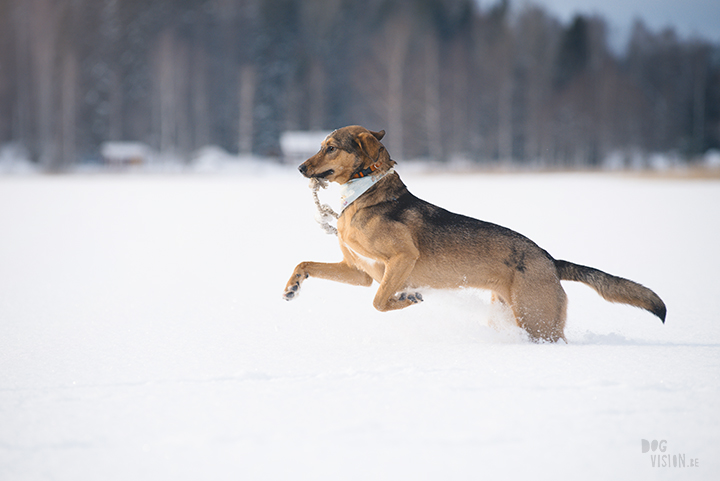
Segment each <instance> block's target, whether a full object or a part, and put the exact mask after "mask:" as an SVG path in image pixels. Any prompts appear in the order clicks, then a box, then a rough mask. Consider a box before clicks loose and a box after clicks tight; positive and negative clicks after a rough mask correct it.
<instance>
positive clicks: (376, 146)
mask: <svg viewBox="0 0 720 481" xmlns="http://www.w3.org/2000/svg"><path fill="white" fill-rule="evenodd" d="M384 133H385V131H383V132H382V134H380V137H379V138H378V133H376V132H360V133H359V134H358V136H357V143H358V145H360V149H361V150H362V151H363V153H364V154H365V155H366V156H367V157H368V158H370V159H371V160H373V161H375V160H377V158H378V156H379V155H380V149H382V148H383V146H382V144H381V143H380V139H381V138H382V135H383V134H384Z"/></svg>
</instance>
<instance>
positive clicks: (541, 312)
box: [510, 280, 567, 342]
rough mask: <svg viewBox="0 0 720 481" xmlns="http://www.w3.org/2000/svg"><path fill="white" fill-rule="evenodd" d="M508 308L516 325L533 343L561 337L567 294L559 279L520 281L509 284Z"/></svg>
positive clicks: (562, 336)
mask: <svg viewBox="0 0 720 481" xmlns="http://www.w3.org/2000/svg"><path fill="white" fill-rule="evenodd" d="M513 287H514V289H513V292H512V293H511V301H510V308H511V309H512V312H513V314H514V315H515V320H516V321H517V324H518V325H519V326H520V327H522V328H523V329H524V330H525V331H526V332H527V333H528V334H529V335H530V339H531V340H532V341H534V342H540V341H549V342H557V341H559V340H560V339H562V340H563V341H566V342H567V340H566V339H565V333H564V331H565V319H566V316H567V295H566V294H565V291H564V290H563V288H562V286H561V285H560V281H559V280H546V281H542V280H540V281H537V282H534V283H532V284H530V283H529V282H521V285H520V286H513Z"/></svg>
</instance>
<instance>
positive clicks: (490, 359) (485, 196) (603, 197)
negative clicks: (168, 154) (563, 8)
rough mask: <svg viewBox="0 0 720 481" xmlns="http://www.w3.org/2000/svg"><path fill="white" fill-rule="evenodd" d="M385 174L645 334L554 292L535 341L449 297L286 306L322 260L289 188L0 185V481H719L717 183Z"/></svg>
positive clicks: (320, 300) (473, 296) (485, 301)
mask: <svg viewBox="0 0 720 481" xmlns="http://www.w3.org/2000/svg"><path fill="white" fill-rule="evenodd" d="M248 165H252V164H248ZM397 169H398V171H399V172H400V174H401V176H403V179H404V180H405V181H406V183H407V184H408V186H409V188H410V189H411V191H413V192H414V193H415V194H416V195H418V196H420V197H423V198H425V199H427V200H429V201H432V202H434V203H436V204H439V205H442V206H443V207H446V208H448V209H451V210H454V211H458V212H462V213H465V214H468V215H473V216H476V217H479V218H482V219H484V220H488V221H492V222H497V223H500V224H502V225H505V226H507V227H510V228H513V229H515V230H518V231H519V232H521V233H523V234H525V235H527V236H529V237H530V238H532V239H533V240H535V241H536V242H537V243H538V244H539V245H540V246H542V247H543V248H545V249H547V250H548V251H549V252H550V253H551V254H553V255H554V256H556V257H558V258H563V259H567V260H571V261H574V262H578V263H582V264H586V265H591V266H594V267H598V268H600V269H603V270H606V271H608V272H611V273H614V274H617V275H621V276H624V277H628V278H631V279H633V280H636V281H638V282H641V283H643V284H645V285H647V286H649V287H651V288H652V289H654V290H655V291H656V292H658V294H660V296H661V297H663V299H664V300H665V302H666V303H667V305H668V319H667V323H666V324H665V325H663V324H662V323H660V321H659V320H658V319H657V318H655V317H654V316H652V315H651V314H649V313H647V312H645V311H642V310H639V309H635V308H631V307H628V306H622V305H613V304H609V303H607V302H605V301H603V300H602V299H601V298H600V297H599V296H597V294H595V293H594V291H592V290H591V289H589V288H587V287H585V286H583V285H580V284H574V283H565V284H564V285H565V287H566V290H567V292H568V297H569V299H570V307H569V319H568V328H567V338H568V341H569V343H568V344H557V345H549V344H532V343H530V342H528V341H527V340H526V338H525V336H524V335H523V333H522V332H521V331H520V330H519V329H518V328H516V327H512V326H511V325H509V323H508V320H507V318H506V317H505V314H504V313H503V312H502V311H499V310H498V309H497V308H496V307H493V306H492V305H490V303H489V297H488V295H487V293H483V292H478V291H472V290H463V291H457V292H432V291H431V292H424V293H423V294H424V299H425V302H423V303H422V304H419V305H417V306H412V307H410V308H408V309H405V310H402V311H399V312H392V313H379V312H376V311H375V310H374V309H373V308H372V297H373V295H374V292H375V289H376V287H377V286H373V287H372V288H360V287H353V286H345V285H341V284H336V283H332V282H328V281H322V280H317V279H309V280H308V281H307V282H306V283H305V284H304V286H303V290H302V292H301V295H300V296H299V298H298V299H297V300H294V301H292V302H285V301H283V300H282V297H281V295H282V291H283V288H284V285H285V282H286V281H287V279H288V277H289V276H290V274H291V272H292V269H293V268H294V266H295V265H296V264H297V263H298V262H300V261H303V260H319V261H334V260H337V259H338V258H339V255H340V254H339V249H338V247H337V245H336V239H335V238H334V237H332V236H328V235H326V234H324V233H323V232H322V231H321V230H320V229H319V228H318V225H317V224H316V223H315V222H314V220H313V215H314V205H313V203H312V200H311V196H310V190H309V189H308V188H307V181H306V180H305V179H303V178H302V177H301V176H299V175H298V174H297V172H295V171H294V169H287V170H281V169H269V170H265V171H262V172H261V173H259V174H255V173H252V171H248V170H245V171H243V172H242V173H235V174H234V175H222V176H220V175H199V174H195V175H158V174H155V175H122V176H105V175H97V174H95V175H87V174H86V175H68V176H41V175H25V176H9V177H0V226H2V235H0V293H2V295H0V479H3V480H5V479H8V480H35V479H57V480H97V479H103V480H116V479H117V480H126V479H147V480H155V479H173V480H185V479H187V480H191V479H214V480H224V479H228V480H229V479H233V480H236V479H263V480H264V479H268V480H275V479H293V480H298V479H301V480H302V479H312V480H317V479H323V480H337V479H343V480H345V479H350V480H352V479H357V480H367V479H373V480H376V479H379V480H383V479H387V480H396V479H413V480H424V479H427V480H435V479H453V480H455V479H458V480H464V479H467V480H470V479H472V480H475V479H480V478H486V479H598V480H600V479H678V478H682V479H717V476H718V473H720V458H718V456H717V453H718V448H720V410H718V409H717V405H718V401H720V396H719V394H720V322H718V315H717V313H718V312H720V296H718V294H717V288H718V284H717V273H718V272H720V254H719V253H718V248H717V245H718V240H719V239H720V216H718V215H717V206H718V205H720V182H718V181H717V180H680V179H671V178H663V179H657V178H656V179H651V178H643V177H641V176H628V175H620V174H602V175H597V174H596V175H592V174H539V175H538V174H536V175H519V174H517V175H503V174H486V175H481V174H463V175H461V174H447V175H424V174H422V173H419V172H411V173H408V174H407V175H405V174H403V169H402V165H399V166H398V168H397ZM335 192H336V191H335V190H333V189H328V190H327V191H322V192H320V197H321V200H322V201H323V202H330V203H332V201H333V196H334V195H335ZM490 324H494V325H495V327H490V326H489V325H490ZM643 439H645V440H649V441H653V440H658V441H659V440H666V441H667V451H666V452H664V453H660V452H659V451H658V452H656V453H652V452H648V453H642V451H641V440H643ZM658 454H670V455H677V454H683V455H684V456H685V460H686V464H687V465H689V463H690V460H691V459H692V460H695V459H697V460H698V462H699V467H692V468H690V467H686V468H667V467H665V468H658V467H652V464H651V463H652V461H651V459H652V458H651V456H652V455H658Z"/></svg>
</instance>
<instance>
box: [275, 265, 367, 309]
mask: <svg viewBox="0 0 720 481" xmlns="http://www.w3.org/2000/svg"><path fill="white" fill-rule="evenodd" d="M308 277H318V278H320V279H328V280H331V281H337V282H344V283H345V284H352V285H354V286H366V287H367V286H369V285H371V284H372V282H373V280H372V277H370V276H369V275H368V274H367V273H365V272H364V271H361V270H360V269H357V268H355V267H353V266H351V265H349V264H347V263H346V262H338V263H335V264H329V263H325V262H301V263H300V264H298V265H297V267H296V268H295V271H293V274H292V276H290V280H289V281H288V282H287V284H286V286H285V292H284V293H283V297H284V298H285V300H288V301H289V300H292V299H293V298H295V297H296V296H297V293H298V291H299V290H300V285H301V284H302V283H303V281H304V280H305V279H307V278H308Z"/></svg>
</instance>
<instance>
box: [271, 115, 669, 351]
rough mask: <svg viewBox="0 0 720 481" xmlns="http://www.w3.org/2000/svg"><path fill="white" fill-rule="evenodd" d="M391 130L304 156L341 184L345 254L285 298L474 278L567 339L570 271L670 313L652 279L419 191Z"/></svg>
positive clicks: (530, 320) (389, 291)
mask: <svg viewBox="0 0 720 481" xmlns="http://www.w3.org/2000/svg"><path fill="white" fill-rule="evenodd" d="M384 135H385V131H380V132H373V131H370V130H367V129H365V128H363V127H360V126H349V127H344V128H342V129H338V130H336V131H334V132H333V133H332V134H330V135H329V136H328V137H327V138H326V139H325V140H324V141H323V142H322V144H321V148H320V151H319V152H318V153H317V154H315V155H314V156H312V157H310V158H309V159H308V160H306V161H305V162H304V163H303V164H302V165H300V167H299V170H300V173H302V174H303V175H304V176H305V177H308V178H318V179H325V180H326V181H329V182H337V183H338V184H341V186H342V187H341V193H342V196H341V200H342V207H343V210H342V212H341V214H340V217H339V218H338V221H337V231H338V232H337V233H338V239H339V241H340V250H341V251H342V254H343V260H342V261H341V262H338V263H319V262H302V263H300V264H298V266H297V267H296V268H295V271H294V272H293V274H292V276H291V277H290V280H289V281H288V283H287V285H286V287H285V292H284V298H285V299H286V300H291V299H293V298H295V297H296V296H297V294H298V292H299V290H300V286H301V284H302V282H303V281H304V280H305V279H307V278H308V277H318V278H322V279H330V280H333V281H338V282H344V283H347V284H353V285H358V286H370V285H371V284H372V282H373V281H377V282H378V283H379V284H380V287H379V288H378V290H377V294H376V295H375V299H374V301H373V305H374V306H375V308H376V309H378V310H379V311H391V310H395V309H403V308H405V307H408V306H410V305H413V304H416V303H418V302H421V301H422V296H421V295H420V294H419V293H418V292H417V291H416V290H417V289H420V288H433V289H448V288H461V287H473V288H479V289H487V290H490V291H492V293H493V298H494V299H499V300H500V301H501V302H503V303H505V304H507V305H508V306H509V307H510V309H511V310H512V313H513V315H514V317H515V321H516V322H517V324H518V325H519V326H520V327H522V328H523V329H524V330H525V331H526V332H527V333H528V335H529V336H530V339H532V340H533V341H549V342H556V341H558V340H560V339H563V340H565V335H564V329H565V319H566V311H567V296H566V294H565V291H564V290H563V288H562V286H561V284H560V281H578V282H582V283H584V284H587V285H588V286H590V287H592V288H593V289H595V290H596V291H597V292H598V293H599V294H600V295H601V296H602V297H603V298H604V299H606V300H608V301H610V302H620V303H624V304H629V305H631V306H636V307H640V308H643V309H646V310H648V311H650V312H651V313H653V314H655V315H656V316H657V317H659V318H660V319H661V320H662V321H663V323H664V322H665V314H666V312H667V311H666V308H665V304H664V303H663V301H662V300H661V299H660V297H658V295H657V294H655V293H654V292H653V291H651V290H650V289H648V288H646V287H643V286H641V285H640V284H638V283H636V282H633V281H630V280H627V279H623V278H620V277H616V276H613V275H610V274H607V273H605V272H602V271H600V270H597V269H594V268H592V267H585V266H581V265H577V264H573V263H571V262H567V261H562V260H556V259H554V258H553V257H552V256H551V255H550V254H549V253H547V252H546V251H545V250H543V249H541V248H540V247H539V246H538V245H537V244H535V243H534V242H533V241H531V240H530V239H528V238H527V237H524V236H523V235H521V234H518V233H517V232H514V231H512V230H510V229H507V228H505V227H501V226H499V225H495V224H491V223H489V222H483V221H480V220H477V219H473V218H470V217H466V216H463V215H459V214H454V213H452V212H448V211H447V210H445V209H442V208H440V207H437V206H435V205H433V204H430V203H428V202H425V201H423V200H421V199H419V198H417V197H415V196H414V195H413V194H411V193H410V192H409V191H408V189H407V187H406V186H405V184H404V183H403V182H402V181H401V180H400V176H399V175H398V174H397V173H396V172H395V171H394V168H393V166H394V165H395V162H394V161H393V160H391V158H390V155H389V153H388V152H387V150H386V149H385V147H384V146H383V144H382V143H381V142H380V140H382V138H383V136H384Z"/></svg>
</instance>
